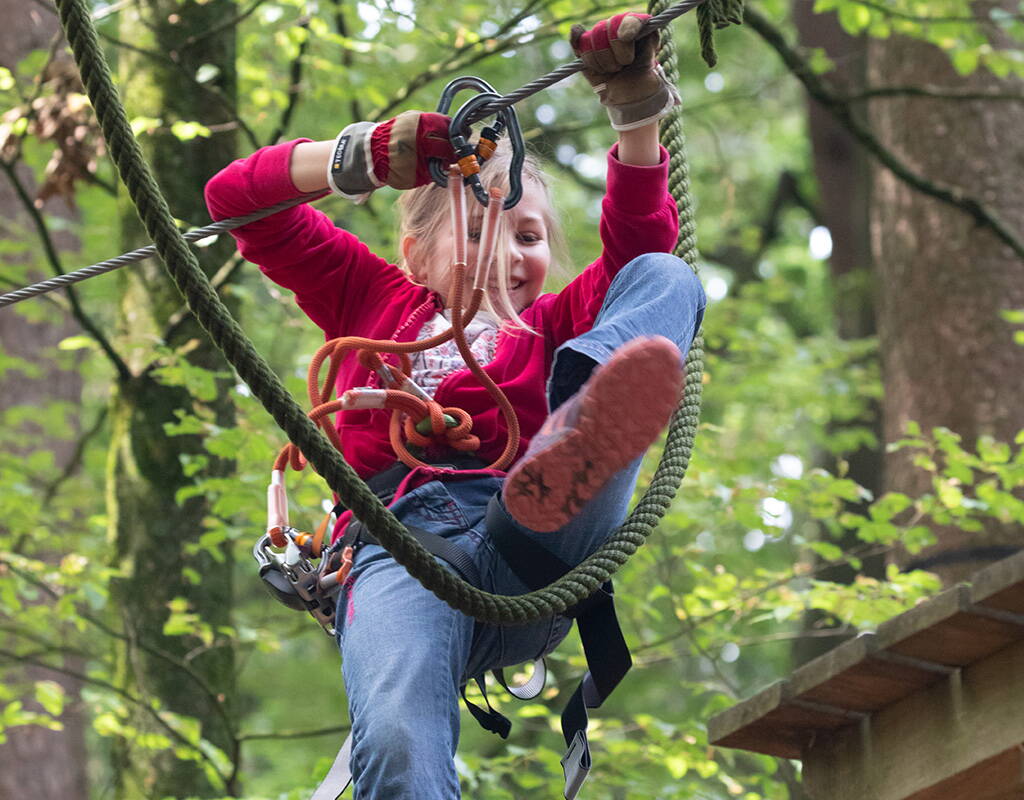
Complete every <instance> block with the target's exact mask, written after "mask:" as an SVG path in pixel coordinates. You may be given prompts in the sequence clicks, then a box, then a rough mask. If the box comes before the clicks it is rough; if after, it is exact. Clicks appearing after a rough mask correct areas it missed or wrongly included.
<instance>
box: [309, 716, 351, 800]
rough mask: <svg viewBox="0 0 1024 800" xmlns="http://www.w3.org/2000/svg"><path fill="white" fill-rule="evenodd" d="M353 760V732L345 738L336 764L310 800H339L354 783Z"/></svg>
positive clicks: (335, 758) (332, 765)
mask: <svg viewBox="0 0 1024 800" xmlns="http://www.w3.org/2000/svg"><path fill="white" fill-rule="evenodd" d="M351 760H352V732H351V731H349V734H348V736H346V737H345V743H344V744H343V745H342V746H341V749H340V750H339V751H338V755H336V756H335V757H334V763H333V764H331V768H330V769H329V770H327V774H326V775H324V779H323V780H322V781H320V785H319V786H317V787H316V791H315V792H313V796H312V797H310V798H309V800H338V798H339V797H341V793H342V792H344V791H345V790H346V789H347V788H348V785H349V784H350V783H352V768H351V766H350V764H349V762H350V761H351Z"/></svg>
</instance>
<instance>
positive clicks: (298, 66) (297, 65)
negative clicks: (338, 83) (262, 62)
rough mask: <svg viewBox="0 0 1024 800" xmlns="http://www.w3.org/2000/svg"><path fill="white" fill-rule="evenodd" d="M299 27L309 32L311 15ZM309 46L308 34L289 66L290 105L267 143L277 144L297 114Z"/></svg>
mask: <svg viewBox="0 0 1024 800" xmlns="http://www.w3.org/2000/svg"><path fill="white" fill-rule="evenodd" d="M299 27H302V28H305V29H306V32H307V34H308V32H309V17H304V18H303V20H302V22H300V23H299ZM308 48H309V36H308V35H307V36H306V38H305V39H303V40H302V41H301V42H300V43H299V52H298V53H296V55H295V58H293V59H292V63H291V64H290V65H289V68H288V105H286V106H285V107H284V110H283V111H282V112H281V119H280V120H279V121H278V123H277V127H276V128H275V129H274V132H273V133H272V134H270V136H269V137H268V138H267V144H276V143H277V141H278V140H279V139H280V138H281V137H282V136H284V133H285V131H287V130H288V125H289V123H290V122H291V121H292V116H293V115H294V114H295V109H296V108H297V107H298V105H299V99H300V98H301V93H300V92H299V84H301V83H302V58H303V56H305V55H306V50H307V49H308Z"/></svg>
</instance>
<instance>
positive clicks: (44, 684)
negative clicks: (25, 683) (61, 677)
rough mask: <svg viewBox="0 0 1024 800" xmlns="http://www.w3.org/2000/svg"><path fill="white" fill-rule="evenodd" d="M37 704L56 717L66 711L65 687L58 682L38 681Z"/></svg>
mask: <svg viewBox="0 0 1024 800" xmlns="http://www.w3.org/2000/svg"><path fill="white" fill-rule="evenodd" d="M35 697H36V702H38V703H39V705H41V706H42V707H43V708H44V709H46V711H47V713H49V714H52V715H53V716H55V717H58V716H60V715H61V713H62V712H63V711H64V687H63V686H61V685H60V684H59V683H57V682H56V681H36V690H35Z"/></svg>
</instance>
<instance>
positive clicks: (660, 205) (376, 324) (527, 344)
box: [206, 140, 678, 478]
mask: <svg viewBox="0 0 1024 800" xmlns="http://www.w3.org/2000/svg"><path fill="white" fill-rule="evenodd" d="M299 141H308V140H296V141H294V142H287V143H284V144H279V145H273V146H270V147H264V148H262V149H261V150H258V151H256V152H255V153H253V154H252V155H251V156H249V157H248V158H244V159H239V160H238V161H235V162H233V163H231V164H230V165H228V166H227V167H225V168H224V169H223V170H221V171H220V172H219V173H218V174H217V175H215V176H214V177H213V179H211V180H210V182H209V183H208V184H207V185H206V203H207V207H208V208H209V210H210V215H211V217H212V218H213V219H214V220H221V219H225V218H226V217H235V216H241V215H243V214H248V213H251V212H252V211H255V210H257V209H260V208H265V207H267V206H271V205H273V204H275V203H280V202H282V201H284V200H287V199H289V198H293V197H296V196H297V195H298V194H299V192H298V190H297V189H296V188H295V186H294V185H293V184H292V182H291V179H290V177H289V160H290V157H291V151H292V148H293V147H294V146H295V145H296V144H297V143H298V142H299ZM615 153H616V150H615V148H613V149H612V151H611V152H610V153H609V155H608V178H607V192H606V194H605V197H604V202H603V206H602V214H601V224H600V233H601V241H602V243H603V252H602V253H601V256H600V257H599V258H598V259H597V260H596V261H595V262H594V263H592V264H591V265H590V266H589V267H587V268H586V269H585V270H584V271H583V272H582V273H581V274H580V275H579V276H578V277H576V278H575V279H574V280H573V281H572V283H570V284H569V285H568V286H567V287H566V288H565V289H563V290H562V291H561V292H559V293H558V294H543V295H541V296H540V297H538V298H537V299H536V300H535V301H534V302H533V303H532V304H531V305H530V306H529V307H527V308H526V309H525V311H523V313H522V314H521V316H522V318H523V320H524V321H525V322H526V323H527V324H528V325H530V326H531V327H532V328H533V329H534V330H535V331H537V332H538V333H539V334H540V335H534V334H530V333H526V332H521V331H517V330H510V329H508V328H507V327H506V328H504V329H502V331H501V332H500V334H499V337H498V345H497V352H496V354H495V357H494V360H493V361H492V362H491V363H490V364H488V365H487V366H486V367H485V368H484V369H485V370H486V372H487V373H488V375H490V376H491V378H492V379H493V380H494V381H495V383H497V384H498V385H499V386H500V387H501V388H502V390H503V391H504V392H505V394H506V395H508V398H509V400H510V401H511V402H512V405H513V406H514V407H515V409H516V412H517V413H518V415H519V422H520V427H521V429H522V440H521V442H520V450H519V454H520V455H521V454H522V453H523V452H524V451H525V449H526V447H527V445H528V444H529V441H530V437H531V436H533V435H534V434H535V433H536V432H537V430H538V429H539V428H540V426H541V423H542V422H543V421H544V417H545V416H546V414H547V401H546V397H545V382H546V380H547V376H548V373H549V372H550V370H551V362H552V357H553V354H554V351H555V348H557V347H558V346H559V345H560V344H562V342H565V341H566V340H568V339H571V338H573V337H575V336H578V335H579V334H581V333H584V332H585V331H587V330H589V329H590V327H591V326H592V325H593V322H594V318H595V316H596V315H597V312H598V310H599V309H600V308H601V303H602V301H603V299H604V295H605V292H606V291H607V289H608V285H609V283H610V282H611V279H612V278H613V277H614V275H615V274H616V273H617V272H618V271H619V269H620V268H622V267H623V266H624V265H625V264H626V263H628V262H629V261H631V260H632V259H634V258H635V257H637V256H639V255H642V254H644V253H649V252H671V251H672V248H673V247H674V245H675V243H676V234H677V230H678V213H677V211H676V206H675V202H674V201H673V199H672V197H671V195H670V194H669V193H668V189H667V185H668V154H667V152H665V151H664V150H662V160H661V163H660V164H658V165H657V166H652V167H637V166H630V165H626V164H623V163H621V162H620V161H619V160H618V159H617V158H616V157H615ZM232 234H233V235H234V237H235V238H236V239H237V240H238V249H239V251H240V252H241V254H242V255H243V256H244V257H245V258H246V259H247V260H249V261H251V262H253V263H255V264H258V265H259V266H260V269H261V270H262V271H263V272H264V273H265V274H266V275H267V277H269V278H270V279H271V280H273V281H274V282H275V283H278V284H280V285H281V286H283V287H285V288H286V289H290V290H291V291H293V292H294V293H295V299H296V302H297V303H298V304H299V307H300V308H302V310H303V311H305V312H306V314H307V315H308V316H309V318H310V319H312V320H313V321H314V322H315V323H316V324H317V325H319V326H320V328H321V329H323V331H324V334H325V336H326V338H327V339H332V338H335V337H337V336H366V337H370V338H373V339H393V340H395V341H399V342H406V341H411V340H413V339H415V338H416V335H417V334H418V332H419V330H420V327H421V326H422V325H423V323H424V322H426V320H428V319H429V318H430V317H432V316H433V314H434V313H435V312H436V311H438V310H440V308H441V303H440V300H439V298H438V296H437V294H436V293H434V292H432V291H430V290H428V289H426V288H425V287H423V286H419V285H417V284H414V283H412V282H411V281H410V280H409V279H408V278H407V277H406V275H405V273H403V272H402V271H401V270H400V269H399V268H398V267H396V266H395V265H393V264H390V263H388V262H387V261H385V260H384V259H383V258H381V257H379V256H377V255H375V254H373V253H371V252H370V250H369V249H368V248H367V247H366V245H365V244H363V243H362V242H361V241H359V239H357V238H356V237H355V236H354V235H353V234H351V233H349V232H347V231H344V230H341V229H340V228H338V227H336V226H335V225H334V223H332V222H331V220H330V219H329V218H328V217H327V216H326V215H325V214H323V213H322V212H320V211H318V210H316V209H315V208H312V207H311V206H309V205H306V204H304V205H299V206H296V207H294V208H290V209H287V210H285V211H281V212H278V213H277V214H274V215H272V216H270V217H267V218H265V219H262V220H259V221H258V222H253V223H250V224H248V225H246V226H244V227H242V228H237V229H235V230H233V231H232ZM377 385H379V384H378V378H377V375H376V373H371V372H370V371H368V370H366V369H364V368H362V367H361V366H360V365H359V364H358V362H357V361H356V359H355V358H354V357H352V358H348V359H346V361H345V363H344V364H343V365H342V368H341V371H340V372H339V374H338V393H339V395H340V394H341V392H342V391H344V390H345V389H349V388H353V387H359V386H377ZM434 399H435V400H437V402H438V403H440V404H441V405H442V406H457V407H459V408H462V409H465V410H466V411H468V412H469V413H470V414H471V415H472V417H473V433H474V434H476V435H477V436H479V437H480V442H481V446H480V451H479V453H478V455H479V456H480V457H481V458H482V459H484V460H485V461H487V462H490V461H493V460H494V459H495V458H497V457H498V456H499V455H500V454H501V452H502V450H503V449H504V447H505V441H506V436H507V428H506V425H505V421H504V418H503V417H502V415H501V412H500V411H499V410H498V408H497V407H496V406H495V404H494V401H493V400H492V399H491V398H490V396H489V395H488V393H487V391H486V390H485V389H484V388H483V387H482V386H480V385H479V384H478V383H477V382H476V379H475V378H474V377H473V376H472V374H471V373H470V372H469V370H467V369H463V370H461V371H458V372H454V373H452V374H450V375H448V376H447V377H446V378H445V379H444V380H443V381H442V382H441V384H440V386H438V388H437V392H436V394H435V398H434ZM390 416H391V411H389V410H386V409H380V410H358V411H345V412H342V413H341V414H340V421H339V423H338V431H339V433H340V434H341V442H342V453H343V455H344V457H345V459H346V460H347V461H348V463H349V464H351V465H352V467H353V468H354V469H355V470H356V472H358V473H359V474H360V475H361V476H362V477H363V478H366V477H369V476H371V475H374V474H376V473H377V472H380V471H381V470H383V469H385V468H386V467H388V466H390V465H391V464H393V463H394V461H395V453H394V451H393V450H392V448H391V444H390V442H389V440H388V420H389V419H390Z"/></svg>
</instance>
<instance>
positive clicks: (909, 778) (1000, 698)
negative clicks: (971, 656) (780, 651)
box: [803, 642, 1024, 800]
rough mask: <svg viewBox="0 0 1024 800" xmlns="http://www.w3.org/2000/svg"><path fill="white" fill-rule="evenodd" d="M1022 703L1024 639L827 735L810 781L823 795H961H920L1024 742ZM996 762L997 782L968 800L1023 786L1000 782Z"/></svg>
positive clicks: (814, 746)
mask: <svg viewBox="0 0 1024 800" xmlns="http://www.w3.org/2000/svg"><path fill="white" fill-rule="evenodd" d="M1021 709H1024V642H1017V643H1016V644H1013V645H1011V646H1010V647H1007V648H1004V649H1002V650H1000V651H999V652H997V653H994V654H993V655H991V656H989V657H988V658H985V659H983V660H981V661H979V662H978V663H976V664H972V665H971V666H968V667H965V668H964V669H962V670H960V671H958V672H956V673H954V675H953V676H952V677H951V678H950V679H947V680H944V681H941V682H939V683H936V684H933V685H931V686H929V687H927V688H925V689H922V690H920V691H918V692H916V693H914V694H913V695H911V696H909V697H907V698H905V699H903V700H901V701H899V702H897V703H894V704H893V705H891V706H889V707H887V708H885V709H883V710H881V711H879V712H877V713H875V714H873V715H872V716H871V718H870V720H868V721H866V722H865V723H863V724H862V725H860V726H856V727H854V728H847V729H844V730H838V731H836V732H834V733H832V734H819V735H818V736H817V737H816V738H815V739H814V740H813V741H812V742H811V744H810V745H809V746H808V748H807V749H806V750H805V752H804V757H803V762H804V764H803V776H804V787H805V789H806V790H807V792H808V794H809V795H810V796H811V797H812V798H815V800H864V798H871V800H910V798H914V800H939V798H941V800H960V797H961V796H960V795H956V794H950V795H946V794H936V793H933V794H932V795H928V794H920V793H922V792H925V791H926V790H930V789H935V787H937V786H938V785H940V784H943V783H947V785H948V786H949V787H956V786H958V785H959V784H958V783H957V781H956V778H957V776H959V775H961V774H964V773H967V772H968V771H969V770H971V769H973V768H975V766H976V765H978V764H980V763H982V762H985V761H988V760H992V759H996V758H997V757H998V756H999V755H1000V754H1003V753H1005V752H1006V751H1008V750H1013V749H1016V748H1019V747H1020V746H1021V745H1022V743H1024V713H1021ZM991 766H992V767H993V770H992V772H991V773H988V772H985V773H984V774H985V775H987V776H988V777H986V778H985V779H986V780H990V781H991V782H992V785H991V786H985V785H979V784H977V783H975V784H974V793H973V794H966V795H963V800H967V798H970V800H980V799H981V798H985V797H986V794H985V792H991V793H996V794H995V796H996V797H999V796H1000V795H999V794H998V792H1006V791H1010V792H1012V791H1016V789H1015V788H1014V787H1012V786H1010V787H1007V786H1005V785H1002V784H1001V783H1000V782H1001V781H1002V780H1003V779H1002V778H999V777H998V776H999V775H1004V774H1005V766H1006V765H1005V763H1003V762H997V761H993V764H992V765H991ZM979 774H981V773H979ZM919 794H920V798H918V797H917V795H919ZM1010 796H1011V797H1013V796H1014V795H1012V794H1011V795H1010ZM1022 796H1024V795H1022Z"/></svg>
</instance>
